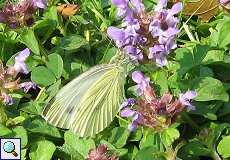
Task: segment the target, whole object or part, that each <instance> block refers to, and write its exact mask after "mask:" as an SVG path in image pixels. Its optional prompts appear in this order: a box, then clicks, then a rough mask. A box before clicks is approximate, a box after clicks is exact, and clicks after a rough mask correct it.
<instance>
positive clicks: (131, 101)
mask: <svg viewBox="0 0 230 160" xmlns="http://www.w3.org/2000/svg"><path fill="white" fill-rule="evenodd" d="M135 103H136V100H135V99H134V98H128V99H126V100H125V101H124V102H123V103H122V104H121V107H120V108H121V109H123V108H125V107H128V106H133V105H134V104H135Z"/></svg>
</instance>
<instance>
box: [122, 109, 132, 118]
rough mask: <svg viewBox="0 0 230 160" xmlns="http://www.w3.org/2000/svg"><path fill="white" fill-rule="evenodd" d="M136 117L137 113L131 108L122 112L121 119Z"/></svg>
mask: <svg viewBox="0 0 230 160" xmlns="http://www.w3.org/2000/svg"><path fill="white" fill-rule="evenodd" d="M134 115H135V111H133V110H132V109H130V108H125V109H123V110H122V111H121V117H132V116H134Z"/></svg>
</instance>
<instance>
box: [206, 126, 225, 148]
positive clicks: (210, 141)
mask: <svg viewBox="0 0 230 160" xmlns="http://www.w3.org/2000/svg"><path fill="white" fill-rule="evenodd" d="M228 126H229V124H228V123H222V124H215V123H211V124H210V127H209V128H210V130H211V131H210V132H209V133H208V136H206V137H205V139H204V142H205V144H206V146H207V147H208V148H210V149H212V150H214V149H216V143H217V141H218V140H219V138H220V136H221V134H222V132H223V131H224V130H225V129H226V127H228Z"/></svg>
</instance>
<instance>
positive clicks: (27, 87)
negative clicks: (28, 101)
mask: <svg viewBox="0 0 230 160" xmlns="http://www.w3.org/2000/svg"><path fill="white" fill-rule="evenodd" d="M19 87H20V88H21V89H23V91H24V92H25V93H27V92H28V91H29V90H30V89H31V88H33V89H36V87H37V85H36V84H35V83H33V82H24V83H21V84H19Z"/></svg>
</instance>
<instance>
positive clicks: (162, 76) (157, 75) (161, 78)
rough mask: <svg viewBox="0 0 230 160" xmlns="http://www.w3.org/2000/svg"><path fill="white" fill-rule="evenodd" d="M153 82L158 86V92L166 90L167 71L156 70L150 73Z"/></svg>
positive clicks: (161, 92)
mask: <svg viewBox="0 0 230 160" xmlns="http://www.w3.org/2000/svg"><path fill="white" fill-rule="evenodd" d="M152 78H153V81H154V84H156V85H159V86H160V94H161V95H163V94H164V93H165V92H167V91H168V78H167V72H166V71H164V70H157V71H156V72H154V73H153V74H152Z"/></svg>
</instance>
